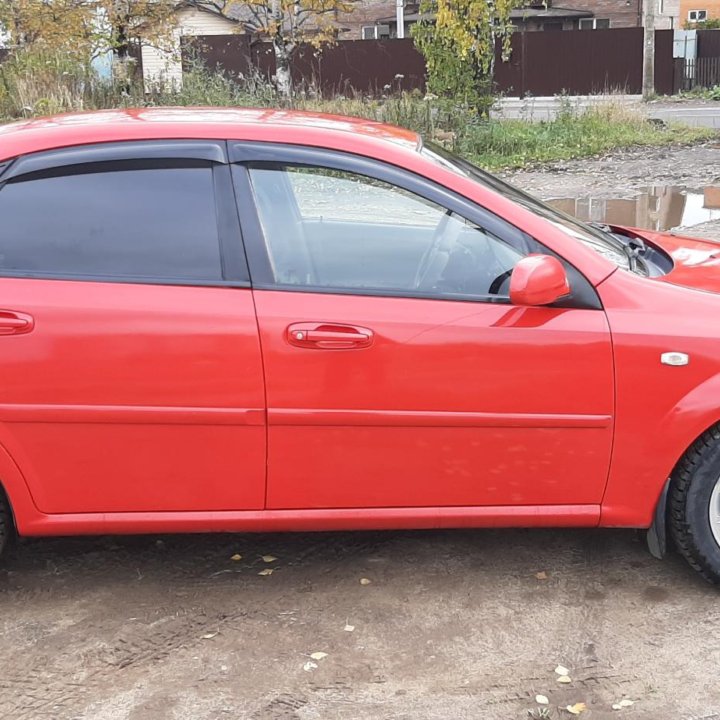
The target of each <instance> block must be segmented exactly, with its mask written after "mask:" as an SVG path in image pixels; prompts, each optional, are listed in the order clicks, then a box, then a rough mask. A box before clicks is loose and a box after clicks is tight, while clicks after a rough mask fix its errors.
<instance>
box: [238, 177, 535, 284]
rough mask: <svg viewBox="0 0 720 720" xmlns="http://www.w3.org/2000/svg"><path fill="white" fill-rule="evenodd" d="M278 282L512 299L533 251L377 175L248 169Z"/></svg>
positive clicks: (520, 241)
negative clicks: (517, 274) (516, 278)
mask: <svg viewBox="0 0 720 720" xmlns="http://www.w3.org/2000/svg"><path fill="white" fill-rule="evenodd" d="M250 178H251V181H252V185H253V192H254V194H255V198H256V202H257V207H258V212H259V216H260V221H261V225H262V228H263V234H264V236H265V241H266V245H267V250H268V256H269V258H270V264H271V266H272V271H273V274H274V282H275V283H276V284H279V285H286V286H293V285H301V286H305V287H314V288H321V289H328V290H332V289H338V290H345V291H352V290H355V291H358V292H362V291H364V290H371V291H374V292H377V291H380V292H382V291H388V292H389V294H409V295H414V294H418V293H419V294H423V295H425V294H428V295H437V296H443V297H447V296H453V295H456V296H473V297H486V296H488V295H495V296H507V293H508V287H509V277H510V272H511V270H512V268H513V267H514V265H515V263H516V262H517V261H518V260H519V259H520V258H522V257H523V256H524V255H526V254H528V253H529V252H533V251H537V250H536V248H535V246H534V245H533V243H532V242H531V241H530V239H529V238H527V236H524V235H522V234H517V237H515V238H514V241H515V242H508V241H506V240H503V239H500V238H498V237H497V236H495V235H493V234H492V233H490V232H488V231H487V230H486V229H484V228H481V227H479V226H478V225H476V224H474V223H472V222H469V221H468V220H466V219H464V218H463V217H461V216H459V215H457V214H456V213H453V212H451V211H449V210H447V209H446V208H444V207H442V206H440V205H438V204H436V203H434V202H431V201H429V200H427V199H426V198H423V197H421V196H419V195H416V194H414V193H412V192H409V191H407V190H405V189H404V188H401V187H397V186H395V185H392V184H390V183H387V182H383V181H380V180H378V179H376V178H371V177H367V176H364V175H360V174H357V173H351V172H345V171H339V170H330V169H327V168H317V167H305V166H303V167H299V166H298V167H295V166H285V167H278V166H276V165H275V166H262V165H259V164H258V165H254V166H251V167H250Z"/></svg>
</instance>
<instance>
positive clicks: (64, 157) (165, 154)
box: [2, 140, 227, 182]
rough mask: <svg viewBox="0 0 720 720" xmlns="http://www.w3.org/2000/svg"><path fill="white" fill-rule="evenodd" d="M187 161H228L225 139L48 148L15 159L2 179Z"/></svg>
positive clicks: (149, 141) (154, 141)
mask: <svg viewBox="0 0 720 720" xmlns="http://www.w3.org/2000/svg"><path fill="white" fill-rule="evenodd" d="M123 160H125V161H128V160H129V161H132V160H138V161H147V160H160V161H161V160H188V161H198V160H200V161H206V162H213V163H221V164H226V163H227V154H226V152H225V143H224V142H213V141H209V142H208V141H193V140H179V141H178V140H171V141H165V140H148V141H140V142H118V143H98V144H96V145H79V146H77V147H70V148H63V149H62V150H50V151H44V152H39V153H33V154H31V155H25V156H23V157H20V158H18V159H17V160H16V161H15V162H14V163H13V164H12V166H11V167H10V168H9V169H8V170H7V171H6V172H5V173H4V174H3V175H2V181H3V182H5V181H7V180H11V179H12V178H17V177H20V176H21V175H29V174H31V173H37V172H43V171H46V170H54V169H56V168H63V167H72V166H74V165H87V164H90V163H108V162H116V161H123Z"/></svg>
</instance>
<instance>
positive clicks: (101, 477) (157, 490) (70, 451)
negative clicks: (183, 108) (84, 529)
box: [0, 141, 265, 514]
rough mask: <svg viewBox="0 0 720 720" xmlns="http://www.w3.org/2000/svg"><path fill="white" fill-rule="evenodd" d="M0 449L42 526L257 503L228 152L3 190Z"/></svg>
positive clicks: (148, 148) (258, 400)
mask: <svg viewBox="0 0 720 720" xmlns="http://www.w3.org/2000/svg"><path fill="white" fill-rule="evenodd" d="M0 217H1V218H2V228H1V229H0V347H1V348H2V350H1V351H0V376H1V377H2V382H1V383H0V443H1V444H2V445H3V446H4V447H5V449H6V450H7V451H8V452H9V453H10V454H11V456H12V457H13V458H14V460H15V462H16V463H17V464H18V466H19V468H20V470H21V471H22V473H23V475H24V476H25V479H26V481H27V483H28V486H29V489H30V492H31V494H32V496H33V499H34V501H35V503H36V505H37V506H38V508H39V509H40V510H41V511H42V512H44V513H48V514H55V513H86V512H90V513H92V512H102V513H112V512H128V511H132V512H138V511H152V512H155V511H192V510H201V511H203V510H204V511H207V510H238V509H258V508H262V507H263V505H264V501H265V427H264V416H265V409H264V387H263V377H262V369H261V358H260V349H259V342H258V337H257V325H256V321H255V313H254V307H253V302H252V296H251V290H250V288H249V278H248V275H247V267H246V263H245V260H244V255H243V251H242V245H241V243H240V235H239V225H238V219H237V209H236V206H235V202H234V198H233V191H232V181H231V177H230V168H229V165H228V164H227V162H226V146H225V143H224V142H223V143H212V142H195V141H187V142H185V141H183V142H167V143H166V142H145V143H143V142H134V143H116V144H113V143H110V144H105V145H97V146H86V147H78V148H68V149H66V150H60V151H53V152H48V153H40V154H37V155H29V156H26V157H23V158H20V159H18V160H16V161H15V162H14V163H13V164H11V165H10V167H9V168H7V169H6V171H5V174H4V175H3V176H2V177H0Z"/></svg>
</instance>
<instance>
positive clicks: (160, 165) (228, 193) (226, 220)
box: [0, 140, 250, 288]
mask: <svg viewBox="0 0 720 720" xmlns="http://www.w3.org/2000/svg"><path fill="white" fill-rule="evenodd" d="M198 165H201V166H209V167H210V169H211V170H212V180H213V194H214V200H215V210H216V219H217V232H218V242H219V252H220V265H221V275H222V277H221V278H218V279H217V280H196V279H193V278H183V277H178V278H174V277H153V276H140V275H104V274H94V273H93V274H83V273H58V272H47V273H44V272H38V271H32V272H31V271H12V270H10V271H8V270H3V269H1V268H0V278H25V279H38V280H66V281H78V282H107V283H120V284H136V285H177V286H185V287H196V286H197V287H232V288H249V287H250V273H249V270H248V265H247V259H246V257H245V252H244V249H243V238H242V232H241V227H240V221H239V218H238V213H237V205H236V201H235V193H234V190H233V184H232V176H231V172H230V166H229V165H228V157H227V141H225V140H167V141H166V140H160V141H157V140H148V141H145V140H141V141H127V142H125V141H121V142H112V143H98V144H93V145H81V146H77V147H71V148H64V149H61V150H47V151H41V152H37V153H31V154H28V155H23V156H19V157H17V158H15V159H13V160H11V161H9V162H8V163H7V164H6V165H5V166H4V167H0V192H2V188H3V187H4V186H5V184H6V183H7V182H10V181H14V182H23V181H25V180H27V181H32V180H33V179H34V178H39V177H47V176H48V175H71V174H77V173H82V172H93V168H94V169H95V170H94V171H100V172H109V171H112V170H120V169H122V170H134V169H152V168H156V169H164V168H165V169H166V168H183V167H198Z"/></svg>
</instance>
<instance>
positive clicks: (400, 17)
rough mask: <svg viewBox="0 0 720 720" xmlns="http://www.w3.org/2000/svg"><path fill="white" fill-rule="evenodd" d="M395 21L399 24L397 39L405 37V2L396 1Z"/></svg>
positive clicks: (401, 0) (403, 0)
mask: <svg viewBox="0 0 720 720" xmlns="http://www.w3.org/2000/svg"><path fill="white" fill-rule="evenodd" d="M395 21H396V23H397V37H398V38H399V39H402V38H404V37H405V0H395Z"/></svg>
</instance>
